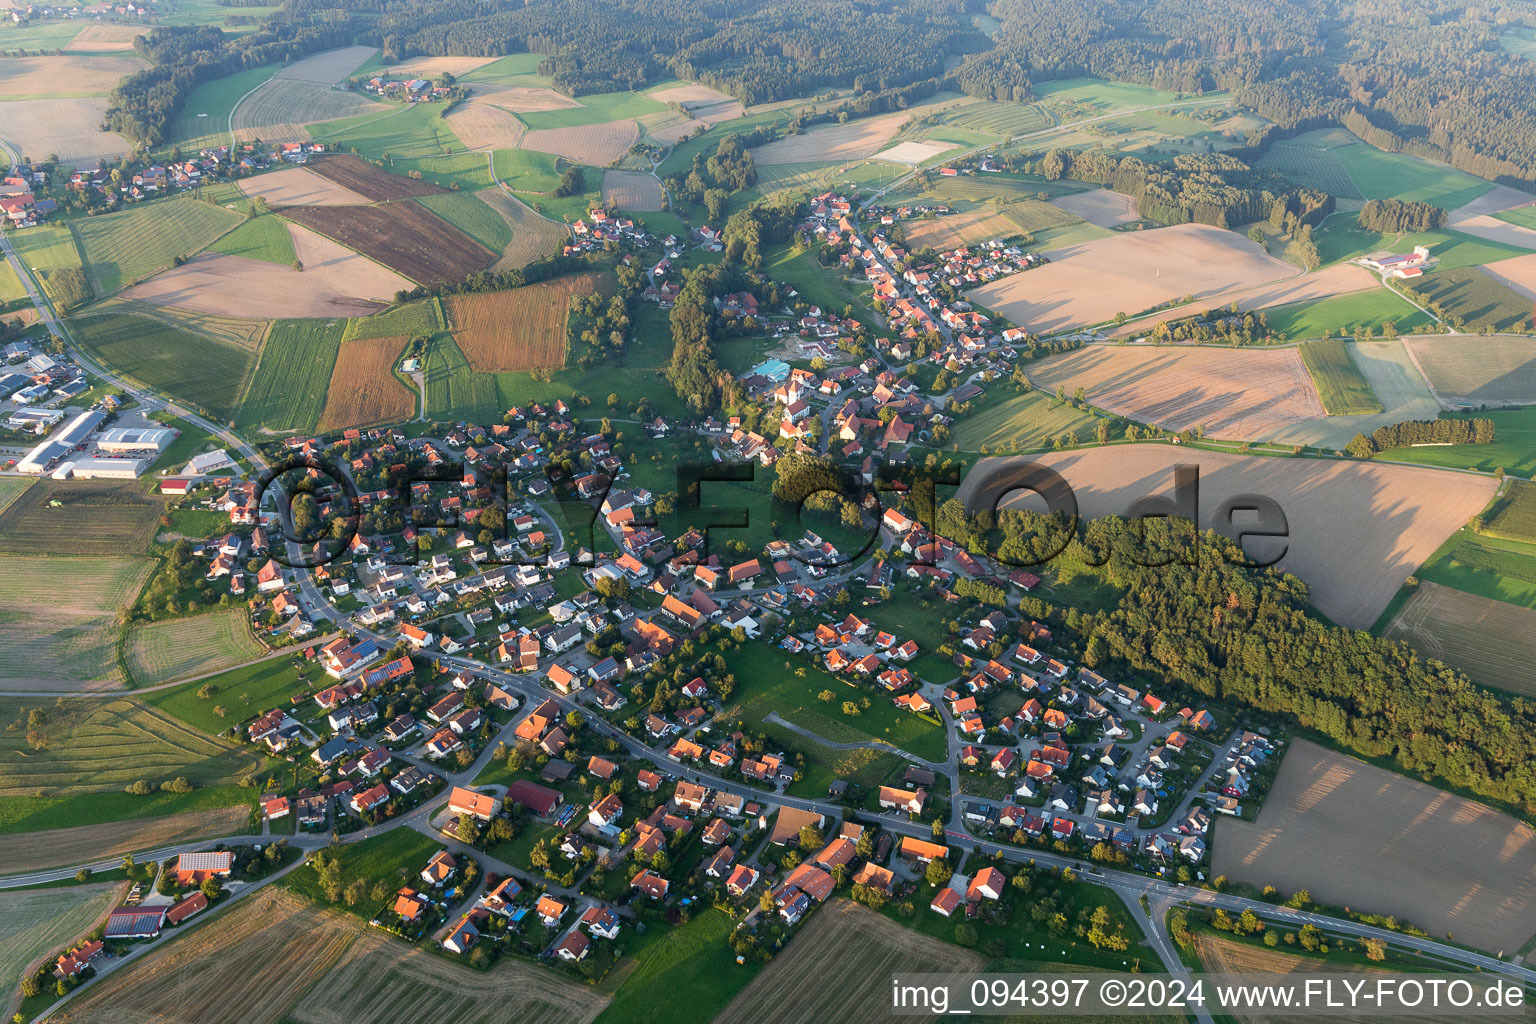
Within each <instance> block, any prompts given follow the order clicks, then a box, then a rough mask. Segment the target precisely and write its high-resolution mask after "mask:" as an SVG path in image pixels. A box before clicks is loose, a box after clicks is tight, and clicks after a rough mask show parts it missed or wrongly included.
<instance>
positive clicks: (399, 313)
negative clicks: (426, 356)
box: [342, 298, 448, 341]
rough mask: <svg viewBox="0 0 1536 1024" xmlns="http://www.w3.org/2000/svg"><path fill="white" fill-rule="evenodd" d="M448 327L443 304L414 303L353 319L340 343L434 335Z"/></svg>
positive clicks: (429, 301) (417, 301) (435, 302)
mask: <svg viewBox="0 0 1536 1024" xmlns="http://www.w3.org/2000/svg"><path fill="white" fill-rule="evenodd" d="M447 326H448V325H447V324H445V323H444V322H443V307H442V300H440V299H435V298H431V299H417V300H415V301H414V302H407V303H405V304H404V305H401V306H391V307H390V308H389V309H386V310H384V311H382V312H379V313H375V314H373V315H372V316H364V317H353V318H352V319H351V320H349V321H347V330H346V333H345V334H344V335H342V340H344V341H357V340H358V339H361V338H393V337H396V336H398V335H411V336H414V335H418V334H433V333H436V332H437V331H441V330H443V329H444V328H445V327H447Z"/></svg>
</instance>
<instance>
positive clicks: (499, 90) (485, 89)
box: [471, 85, 581, 114]
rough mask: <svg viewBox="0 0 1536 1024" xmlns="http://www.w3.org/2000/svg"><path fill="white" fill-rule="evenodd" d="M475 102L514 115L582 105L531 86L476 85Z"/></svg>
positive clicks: (473, 87) (558, 94) (555, 93)
mask: <svg viewBox="0 0 1536 1024" xmlns="http://www.w3.org/2000/svg"><path fill="white" fill-rule="evenodd" d="M471 88H472V90H473V93H474V102H476V103H488V104H490V105H491V106H493V107H500V108H501V109H502V110H510V111H511V112H512V113H514V114H534V113H538V112H539V111H541V110H569V109H570V108H571V107H579V106H581V104H580V103H578V102H576V101H575V100H573V99H571V98H570V97H569V96H566V95H564V94H563V93H558V92H556V91H555V90H553V89H546V88H543V87H541V86H531V85H475V86H472V87H471Z"/></svg>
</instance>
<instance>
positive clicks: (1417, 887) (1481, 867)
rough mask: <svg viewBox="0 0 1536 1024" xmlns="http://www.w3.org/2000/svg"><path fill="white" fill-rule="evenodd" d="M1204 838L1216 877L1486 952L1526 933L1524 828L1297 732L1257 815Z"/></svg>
mask: <svg viewBox="0 0 1536 1024" xmlns="http://www.w3.org/2000/svg"><path fill="white" fill-rule="evenodd" d="M1217 817H1218V818H1221V816H1220V815H1218V816H1217ZM1213 845H1214V850H1215V856H1214V860H1213V862H1212V870H1213V871H1214V872H1215V873H1216V874H1219V875H1226V876H1227V877H1228V878H1231V879H1234V880H1236V881H1240V882H1246V883H1249V884H1251V885H1256V886H1262V885H1274V886H1278V887H1279V889H1280V891H1281V892H1286V893H1289V892H1294V891H1295V890H1297V889H1302V888H1305V889H1309V890H1310V891H1311V893H1312V898H1313V899H1315V900H1317V901H1318V902H1320V903H1331V904H1336V905H1341V906H1343V905H1348V906H1351V907H1355V908H1357V909H1359V910H1365V911H1370V912H1375V913H1386V914H1395V915H1397V916H1398V917H1400V918H1402V919H1404V920H1407V921H1410V922H1412V923H1413V924H1415V925H1417V926H1418V927H1420V928H1423V929H1424V930H1425V931H1427V932H1429V933H1430V934H1431V935H1432V936H1434V937H1436V938H1439V937H1442V936H1444V935H1446V934H1447V933H1449V934H1451V935H1453V936H1454V937H1455V939H1456V940H1457V941H1459V942H1465V943H1469V944H1471V945H1474V946H1477V947H1479V948H1481V949H1486V950H1489V951H1492V952H1495V953H1497V952H1499V951H1501V950H1503V951H1507V952H1512V951H1514V950H1516V949H1519V948H1520V947H1521V946H1522V945H1523V944H1524V943H1525V942H1526V940H1528V939H1529V938H1530V937H1531V935H1532V933H1533V932H1536V831H1533V830H1532V829H1531V827H1530V826H1529V825H1526V824H1524V823H1522V822H1518V821H1516V820H1515V819H1513V818H1511V817H1509V816H1507V815H1503V814H1500V813H1499V812H1497V811H1495V810H1492V809H1491V808H1488V807H1485V806H1483V805H1482V804H1478V803H1473V802H1472V801H1470V800H1465V799H1462V798H1461V797H1458V796H1452V795H1451V794H1449V793H1446V792H1444V791H1443V790H1439V789H1435V788H1434V787H1432V786H1429V785H1426V784H1424V783H1422V782H1419V781H1417V780H1414V779H1409V778H1406V777H1404V776H1402V775H1397V774H1395V773H1393V772H1389V771H1387V770H1386V769H1384V768H1377V767H1375V766H1374V765H1370V764H1366V763H1365V762H1364V761H1357V760H1355V759H1354V758H1352V757H1346V756H1344V755H1343V754H1336V753H1334V752H1332V751H1330V750H1327V749H1325V748H1323V747H1320V746H1318V745H1316V744H1314V743H1310V742H1308V741H1306V740H1294V741H1292V744H1291V749H1290V750H1289V751H1287V753H1286V755H1285V760H1284V762H1283V763H1282V765H1281V768H1280V774H1279V776H1278V777H1277V778H1276V780H1275V785H1274V789H1273V790H1272V791H1271V792H1270V794H1269V796H1268V797H1267V798H1266V799H1265V801H1264V809H1263V810H1262V811H1260V812H1259V818H1258V820H1257V821H1256V822H1244V821H1237V820H1234V819H1230V818H1224V819H1222V820H1221V821H1220V822H1219V823H1218V825H1217V826H1216V833H1215V839H1214V843H1213Z"/></svg>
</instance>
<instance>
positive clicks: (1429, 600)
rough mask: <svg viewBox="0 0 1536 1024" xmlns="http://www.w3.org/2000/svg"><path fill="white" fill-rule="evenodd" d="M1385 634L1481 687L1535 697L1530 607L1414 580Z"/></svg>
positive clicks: (1535, 615)
mask: <svg viewBox="0 0 1536 1024" xmlns="http://www.w3.org/2000/svg"><path fill="white" fill-rule="evenodd" d="M1386 635H1387V636H1390V637H1392V638H1393V639H1394V640H1401V641H1403V642H1404V643H1406V644H1408V645H1409V646H1410V647H1412V648H1413V649H1414V650H1416V651H1418V652H1419V653H1420V654H1422V655H1424V656H1425V657H1426V658H1435V659H1437V660H1439V661H1443V662H1445V663H1446V664H1447V665H1453V666H1455V667H1456V668H1459V669H1461V670H1462V671H1463V672H1465V673H1466V674H1467V675H1469V676H1471V677H1472V678H1473V679H1475V680H1476V681H1477V682H1479V683H1483V684H1484V685H1486V686H1497V687H1498V688H1499V689H1501V690H1508V691H1510V692H1511V693H1518V694H1523V695H1524V696H1526V697H1532V698H1536V678H1533V677H1532V675H1531V665H1533V664H1536V610H1533V609H1530V608H1524V607H1521V606H1520V605H1515V604H1507V603H1506V602H1504V601H1495V600H1494V599H1493V598H1491V597H1483V596H1481V595H1478V594H1468V593H1464V592H1462V591H1460V590H1452V589H1451V588H1450V587H1442V586H1441V585H1440V584H1438V583H1431V582H1429V581H1428V580H1420V581H1419V586H1418V589H1417V590H1415V591H1414V594H1413V597H1412V598H1410V599H1409V601H1408V603H1407V604H1406V605H1404V606H1403V610H1402V611H1400V612H1398V614H1397V617H1396V618H1395V619H1393V620H1392V623H1391V625H1389V626H1388V627H1387V630H1386Z"/></svg>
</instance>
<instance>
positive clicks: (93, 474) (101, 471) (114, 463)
mask: <svg viewBox="0 0 1536 1024" xmlns="http://www.w3.org/2000/svg"><path fill="white" fill-rule="evenodd" d="M148 467H149V460H148V459H101V458H85V459H72V460H70V461H68V462H62V463H60V464H59V468H58V469H55V470H54V471H53V478H54V479H55V480H137V479H138V478H139V477H140V476H143V475H144V470H145V469H147V468H148Z"/></svg>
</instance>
